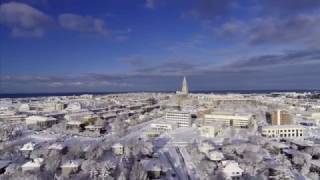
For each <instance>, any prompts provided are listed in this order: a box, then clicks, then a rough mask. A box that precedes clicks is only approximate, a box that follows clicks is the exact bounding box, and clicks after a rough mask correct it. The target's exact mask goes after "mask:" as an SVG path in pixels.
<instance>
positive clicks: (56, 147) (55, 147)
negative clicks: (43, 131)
mask: <svg viewBox="0 0 320 180" xmlns="http://www.w3.org/2000/svg"><path fill="white" fill-rule="evenodd" d="M48 149H49V150H51V151H55V152H59V153H62V154H64V153H66V152H67V151H68V147H67V146H66V145H64V144H62V143H53V144H51V145H50V146H49V147H48Z"/></svg>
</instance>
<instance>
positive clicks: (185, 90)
mask: <svg viewBox="0 0 320 180" xmlns="http://www.w3.org/2000/svg"><path fill="white" fill-rule="evenodd" d="M176 94H177V95H182V96H184V95H188V94H189V88H188V83H187V79H186V77H185V76H184V77H183V80H182V88H181V91H177V92H176Z"/></svg>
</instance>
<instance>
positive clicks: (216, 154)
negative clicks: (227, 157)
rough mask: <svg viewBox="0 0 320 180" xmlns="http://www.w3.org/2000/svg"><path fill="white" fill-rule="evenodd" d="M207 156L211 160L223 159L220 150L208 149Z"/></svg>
mask: <svg viewBox="0 0 320 180" xmlns="http://www.w3.org/2000/svg"><path fill="white" fill-rule="evenodd" d="M207 157H208V158H209V159H210V160H211V161H222V160H223V159H224V155H223V153H222V152H220V151H209V152H208V154H207Z"/></svg>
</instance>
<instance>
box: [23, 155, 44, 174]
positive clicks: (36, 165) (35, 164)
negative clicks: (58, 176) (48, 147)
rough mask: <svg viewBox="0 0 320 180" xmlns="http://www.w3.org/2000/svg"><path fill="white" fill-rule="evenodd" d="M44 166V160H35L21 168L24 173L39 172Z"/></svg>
mask: <svg viewBox="0 0 320 180" xmlns="http://www.w3.org/2000/svg"><path fill="white" fill-rule="evenodd" d="M42 166H43V158H35V159H33V160H31V161H28V162H26V163H25V164H23V165H22V166H21V168H22V171H23V172H26V171H39V170H40V169H41V167H42Z"/></svg>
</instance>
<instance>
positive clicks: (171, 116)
mask: <svg viewBox="0 0 320 180" xmlns="http://www.w3.org/2000/svg"><path fill="white" fill-rule="evenodd" d="M166 121H168V122H173V123H176V124H177V126H178V127H190V126H191V114H190V113H188V112H182V111H168V112H166Z"/></svg>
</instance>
